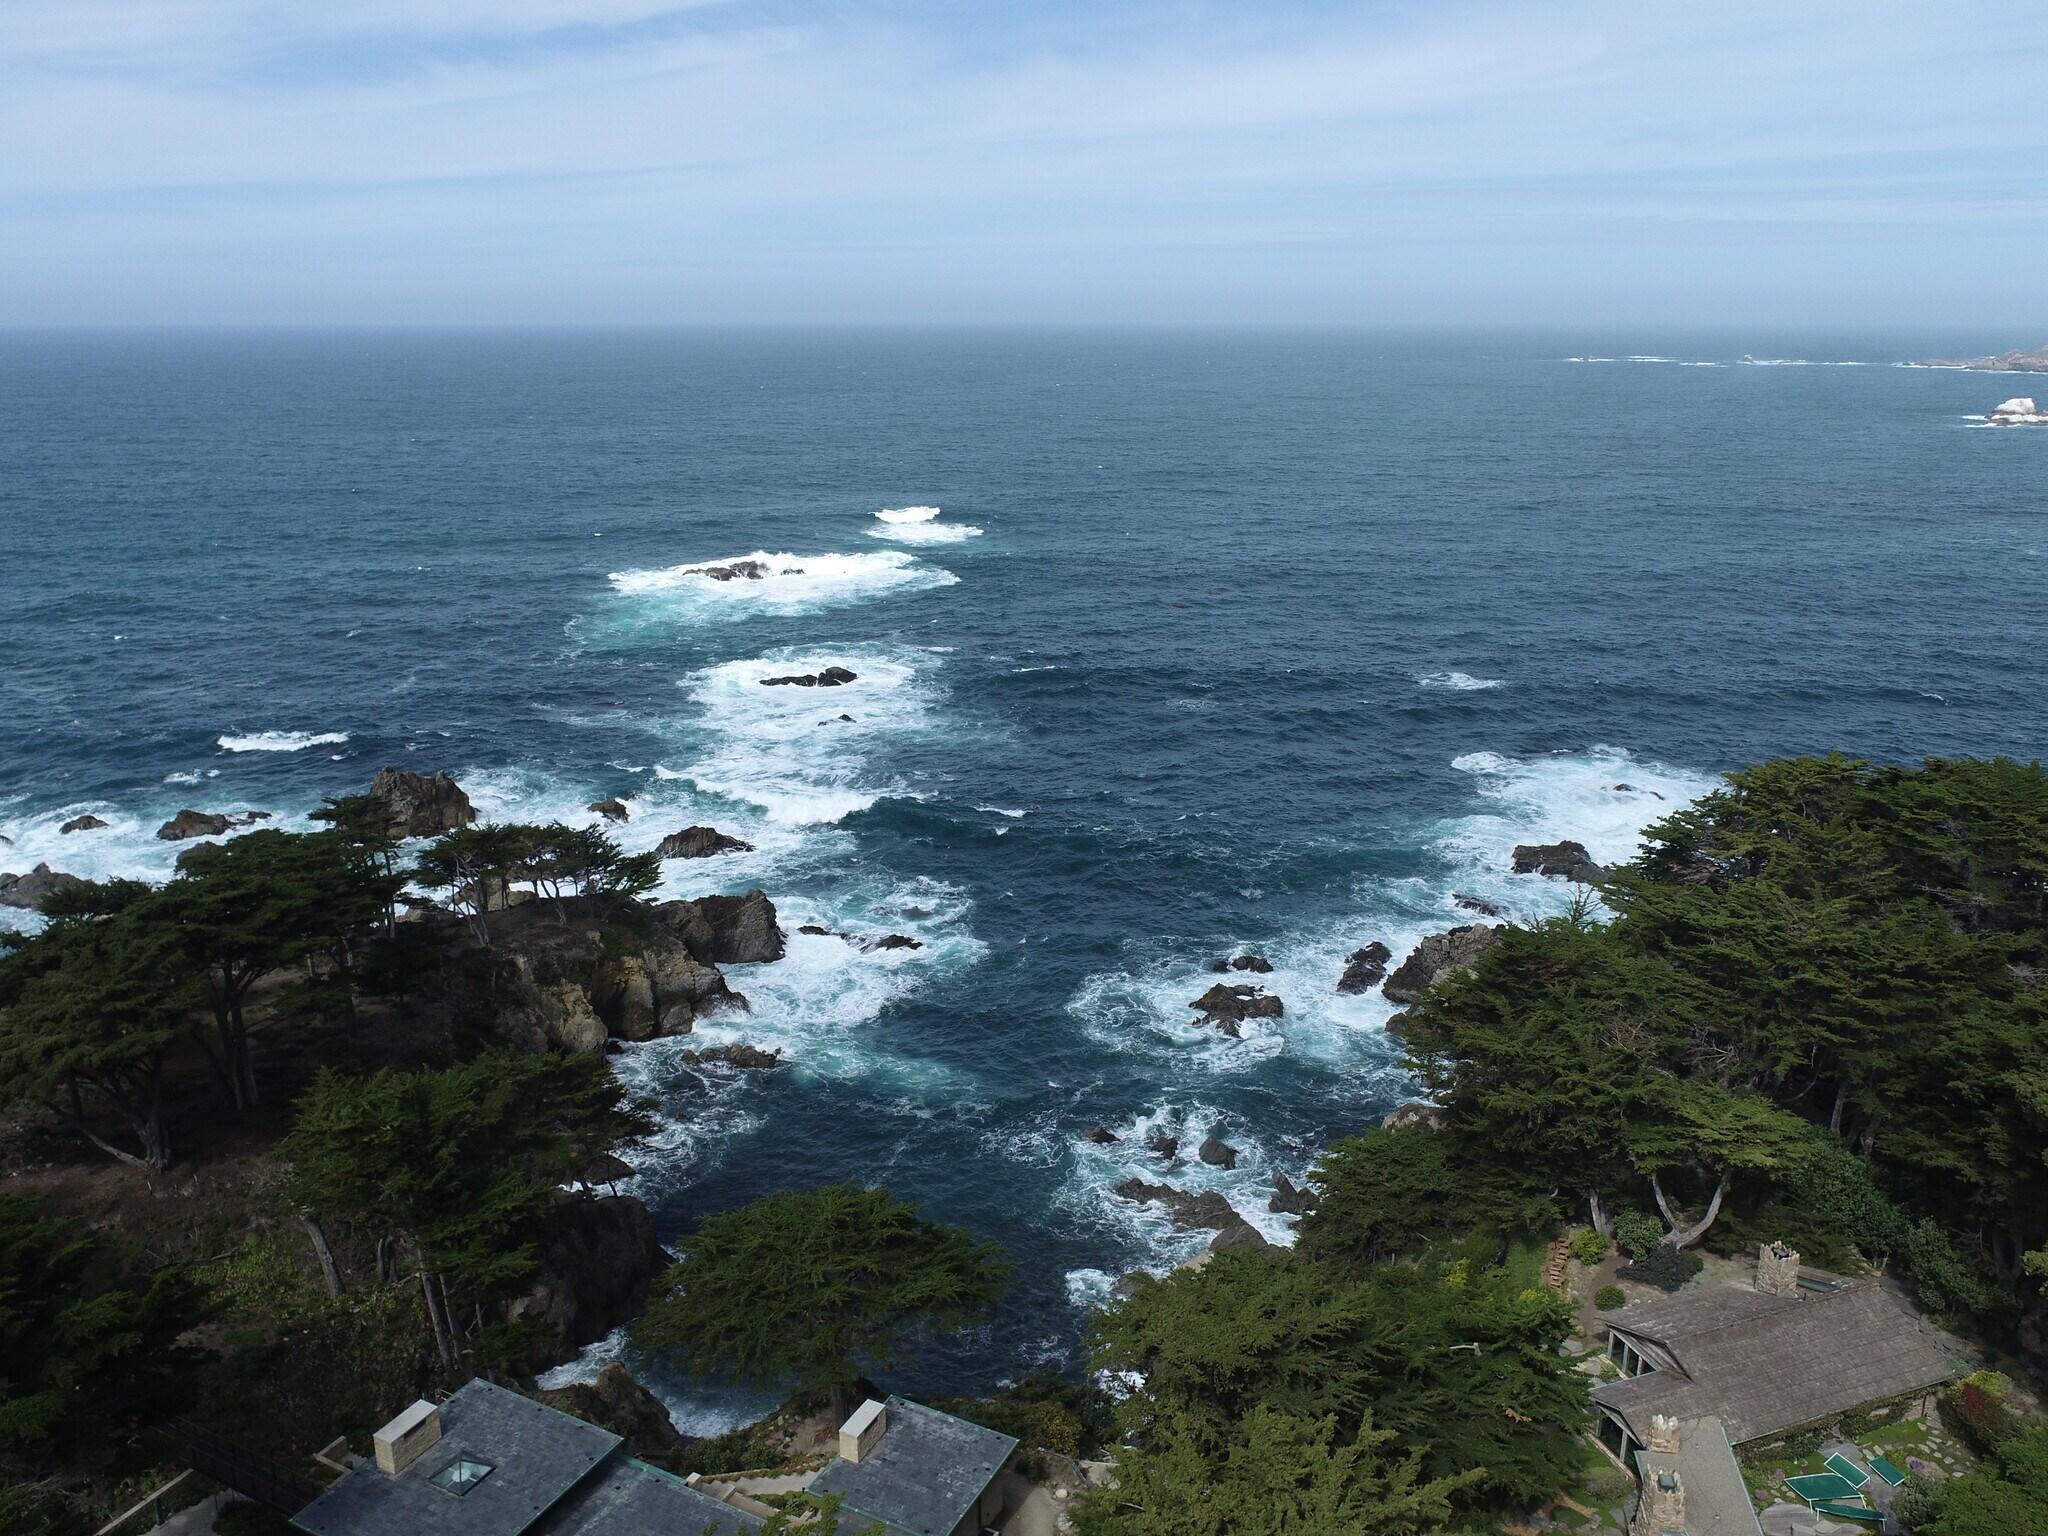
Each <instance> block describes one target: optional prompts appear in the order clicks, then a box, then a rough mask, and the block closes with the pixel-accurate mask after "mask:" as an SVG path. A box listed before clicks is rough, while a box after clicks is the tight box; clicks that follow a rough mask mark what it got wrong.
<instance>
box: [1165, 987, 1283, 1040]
mask: <svg viewBox="0 0 2048 1536" xmlns="http://www.w3.org/2000/svg"><path fill="white" fill-rule="evenodd" d="M1188 1006H1189V1007H1190V1008H1193V1009H1196V1010H1197V1011H1199V1012H1200V1014H1201V1017H1200V1018H1199V1019H1197V1020H1196V1021H1195V1022H1196V1023H1197V1024H1213V1025H1215V1026H1216V1027H1217V1028H1218V1029H1220V1030H1222V1031H1223V1033H1224V1034H1226V1035H1228V1036H1230V1038H1231V1039H1233V1040H1237V1039H1241V1038H1243V1030H1242V1029H1241V1028H1240V1026H1241V1025H1242V1024H1243V1023H1244V1021H1245V1020H1246V1019H1277V1018H1281V1017H1283V1016H1284V1015H1285V1014H1286V1012H1287V1010H1286V1008H1285V1007H1283V1006H1282V1004H1281V1002H1280V999H1279V998H1277V997H1274V996H1273V995H1272V994H1271V993H1269V992H1267V991H1266V990H1265V989H1264V988H1262V987H1255V986H1253V985H1252V984H1251V983H1250V982H1244V981H1240V982H1238V983H1236V984H1235V985H1232V984H1230V983H1228V982H1221V981H1219V982H1217V983H1216V985H1215V986H1213V987H1211V988H1210V989H1209V990H1208V991H1206V992H1204V993H1203V994H1202V995H1201V996H1200V997H1198V998H1196V999H1195V1000H1194V1001H1193V1002H1192V1003H1189V1004H1188Z"/></svg>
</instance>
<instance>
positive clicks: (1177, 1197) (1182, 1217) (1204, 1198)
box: [1116, 1179, 1272, 1253]
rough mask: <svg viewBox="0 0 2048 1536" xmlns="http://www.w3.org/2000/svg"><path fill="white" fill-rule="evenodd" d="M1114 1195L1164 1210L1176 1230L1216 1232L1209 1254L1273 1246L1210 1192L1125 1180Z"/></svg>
mask: <svg viewBox="0 0 2048 1536" xmlns="http://www.w3.org/2000/svg"><path fill="white" fill-rule="evenodd" d="M1116 1192H1117V1194H1119V1195H1121V1196H1122V1197H1123V1198H1124V1199H1126V1200H1130V1201H1133V1202H1135V1203H1136V1204H1139V1205H1160V1206H1164V1207H1165V1208H1166V1214H1167V1215H1168V1216H1169V1217H1170V1218H1172V1221H1173V1224H1174V1225H1175V1226H1176V1227H1182V1228H1186V1229H1188V1230H1190V1231H1195V1230H1199V1229H1201V1228H1203V1227H1211V1228H1214V1229H1216V1237H1215V1240H1214V1241H1213V1242H1211V1243H1210V1244H1209V1251H1210V1252H1211V1253H1222V1252H1223V1251H1224V1250H1226V1249H1229V1248H1246V1247H1258V1248H1269V1247H1271V1246H1272V1244H1270V1243H1268V1242H1267V1241H1266V1239H1265V1238H1264V1237H1262V1236H1261V1235H1260V1234H1259V1229H1258V1228H1257V1227H1255V1226H1253V1225H1252V1224H1251V1223H1250V1222H1248V1221H1246V1220H1245V1219H1244V1218H1243V1217H1242V1216H1240V1215H1238V1214H1237V1212H1236V1211H1235V1210H1233V1209H1232V1208H1231V1204H1230V1202H1229V1201H1228V1200H1226V1199H1224V1198H1223V1196H1222V1195H1220V1194H1218V1193H1217V1192H1216V1191H1215V1190H1213V1189H1208V1190H1204V1191H1203V1192H1202V1193H1201V1194H1199V1195H1195V1194H1190V1193H1188V1191H1186V1190H1184V1189H1176V1188H1174V1187H1173V1185H1171V1184H1147V1183H1146V1182H1145V1181H1144V1180H1143V1179H1125V1180H1124V1181H1123V1183H1121V1184H1119V1185H1117V1187H1116Z"/></svg>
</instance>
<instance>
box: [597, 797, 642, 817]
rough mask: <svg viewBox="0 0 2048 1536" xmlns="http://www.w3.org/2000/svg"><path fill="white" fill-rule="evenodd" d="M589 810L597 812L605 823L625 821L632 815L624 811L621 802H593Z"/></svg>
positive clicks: (624, 804) (624, 805) (623, 802)
mask: <svg viewBox="0 0 2048 1536" xmlns="http://www.w3.org/2000/svg"><path fill="white" fill-rule="evenodd" d="M589 809H591V810H593V811H595V812H597V814H598V815H600V816H602V817H603V818H604V819H605V820H606V821H625V820H626V819H627V818H628V817H630V816H631V815H632V814H633V813H632V812H631V811H629V810H627V809H626V802H625V801H623V800H593V801H591V802H590V806H589Z"/></svg>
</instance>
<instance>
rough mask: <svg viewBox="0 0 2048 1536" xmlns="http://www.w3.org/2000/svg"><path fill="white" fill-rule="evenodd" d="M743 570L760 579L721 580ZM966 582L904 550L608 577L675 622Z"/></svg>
mask: <svg viewBox="0 0 2048 1536" xmlns="http://www.w3.org/2000/svg"><path fill="white" fill-rule="evenodd" d="M736 568H757V569H758V570H759V572H760V574H759V575H729V576H725V577H723V578H721V576H720V575H718V574H714V573H720V572H730V571H733V570H735V569H736ZM959 579H960V578H959V577H957V576H955V575H954V574H953V573H952V572H951V571H948V570H943V569H941V568H939V567H938V566H930V565H921V564H919V563H918V561H917V558H916V557H915V556H914V555H911V554H908V553H907V552H905V551H903V550H900V549H890V550H881V551H878V552H876V553H872V554H855V555H838V554H824V555H804V556H798V555H791V554H770V553H768V552H766V551H765V550H757V551H755V552H754V553H753V554H751V555H736V556H734V557H732V558H731V559H728V560H709V561H699V562H697V563H696V564H692V565H672V566H667V567H664V568H662V569H659V570H633V571H614V572H612V574H611V576H610V578H609V580H610V581H611V584H612V589H613V590H614V591H615V592H617V593H619V594H620V595H621V596H624V597H632V598H641V599H645V600H648V601H651V602H654V603H656V604H657V605H658V606H659V609H660V611H661V612H662V613H663V614H665V615H668V616H674V617H683V618H698V619H706V618H739V617H745V616H747V615H749V614H755V613H782V614H790V613H807V612H813V611H816V610H818V609H823V608H833V607H839V606H842V605H844V604H847V603H858V602H863V601H865V600H867V599H868V598H872V597H880V596H883V595H885V594H887V593H891V592H901V591H918V590H921V589H925V588H930V587H943V586H950V585H952V584H953V583H954V582H956V581H958V580H959Z"/></svg>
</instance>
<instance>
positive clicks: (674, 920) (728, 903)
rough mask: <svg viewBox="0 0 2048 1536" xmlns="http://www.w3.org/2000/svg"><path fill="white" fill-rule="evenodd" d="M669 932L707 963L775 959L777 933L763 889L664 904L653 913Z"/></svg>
mask: <svg viewBox="0 0 2048 1536" xmlns="http://www.w3.org/2000/svg"><path fill="white" fill-rule="evenodd" d="M654 910H655V912H656V914H657V915H658V916H659V917H660V918H661V920H662V922H663V923H664V924H665V925H666V926H667V927H668V929H669V931H670V932H671V933H673V934H675V935H676V937H677V938H679V939H681V940H682V941H683V943H684V945H685V946H687V947H688V949H689V951H690V953H691V954H692V955H694V956H696V958H697V959H699V960H701V961H703V962H704V963H705V964H706V965H758V964H760V963H762V962H763V961H768V960H780V959H781V958H782V953H783V939H782V930H781V929H780V928H779V927H777V926H776V923H775V903H774V902H772V901H770V900H769V899H768V896H767V893H766V892H764V891H758V890H755V891H749V892H747V894H746V895H744V896H700V897H698V898H697V899H696V900H695V901H665V902H663V903H662V904H661V905H660V906H658V907H656V908H655V909H654Z"/></svg>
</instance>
